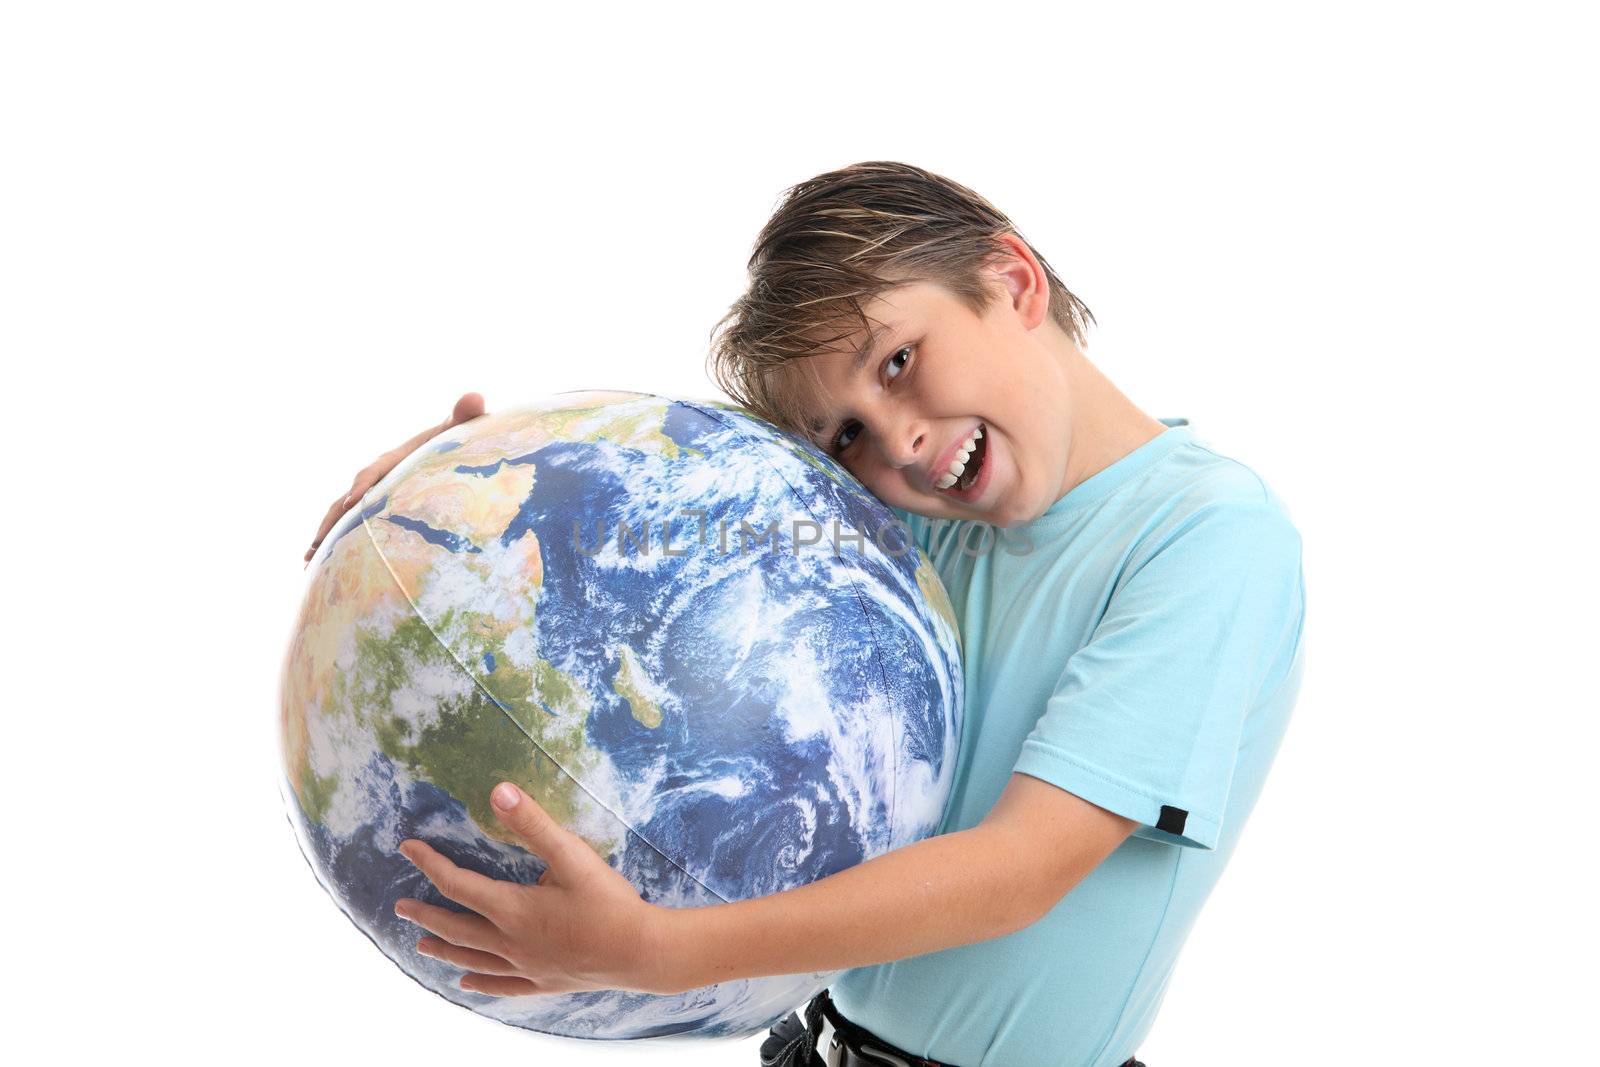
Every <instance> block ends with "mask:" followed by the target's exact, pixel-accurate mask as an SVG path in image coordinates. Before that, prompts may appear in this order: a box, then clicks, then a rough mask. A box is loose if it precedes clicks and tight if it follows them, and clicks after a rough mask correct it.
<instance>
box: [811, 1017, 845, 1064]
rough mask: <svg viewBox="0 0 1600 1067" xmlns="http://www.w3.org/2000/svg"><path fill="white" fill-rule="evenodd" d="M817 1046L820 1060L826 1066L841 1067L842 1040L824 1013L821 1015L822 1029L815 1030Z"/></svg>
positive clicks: (842, 1056)
mask: <svg viewBox="0 0 1600 1067" xmlns="http://www.w3.org/2000/svg"><path fill="white" fill-rule="evenodd" d="M817 1048H819V1049H821V1050H822V1062H823V1063H825V1064H827V1067H843V1065H844V1041H843V1040H842V1039H841V1038H840V1036H839V1032H838V1031H837V1030H835V1029H834V1028H833V1023H832V1022H830V1021H829V1020H828V1017H827V1016H826V1015H824V1016H823V1017H822V1029H820V1030H818V1031H817Z"/></svg>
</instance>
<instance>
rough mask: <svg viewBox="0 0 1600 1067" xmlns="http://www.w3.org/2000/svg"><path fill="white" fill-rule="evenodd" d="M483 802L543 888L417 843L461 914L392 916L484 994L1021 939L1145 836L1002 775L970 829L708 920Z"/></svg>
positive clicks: (763, 969)
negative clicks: (533, 858)
mask: <svg viewBox="0 0 1600 1067" xmlns="http://www.w3.org/2000/svg"><path fill="white" fill-rule="evenodd" d="M490 806H491V807H492V808H493V809H494V812H495V816H496V817H497V818H499V820H500V821H501V823H503V824H504V825H505V827H506V828H507V829H508V830H509V831H511V832H512V833H513V834H515V835H516V836H517V837H519V838H520V839H521V840H522V841H524V842H525V843H526V844H527V846H528V847H529V849H530V850H531V851H532V852H533V853H534V854H535V855H537V856H539V857H541V858H542V859H543V860H544V861H545V864H546V870H545V872H544V874H542V875H540V877H539V880H538V882H537V883H535V884H533V885H524V884H521V883H518V882H508V881H503V880H500V879H495V878H489V877H486V876H484V875H482V874H478V873H476V872H474V871H470V870H468V869H466V868H464V867H459V866H457V865H456V864H455V863H453V862H452V861H451V860H450V859H448V858H447V857H445V856H444V855H443V854H441V853H440V852H438V851H437V850H435V849H434V848H432V847H431V846H429V845H428V844H427V843H426V842H423V841H418V840H416V839H413V838H408V839H407V840H405V841H402V842H401V843H400V852H401V854H402V855H404V856H405V857H406V859H408V860H410V861H411V862H412V863H414V864H416V865H417V867H418V868H420V869H421V871H422V873H423V874H425V875H426V876H427V878H428V879H429V881H431V882H432V883H433V885H434V886H435V887H436V888H437V889H438V891H439V892H440V893H442V894H443V895H444V896H446V897H448V898H449V899H450V900H453V901H455V902H456V903H458V904H463V905H465V906H466V907H467V908H468V909H469V910H468V911H466V912H462V911H458V910H453V909H449V908H442V907H439V906H437V905H434V904H429V903H426V902H424V901H421V900H416V899H413V898H410V897H405V898H402V899H401V900H399V901H397V902H396V904H395V913H396V914H397V915H399V916H400V917H401V918H403V919H408V920H410V921H411V922H414V923H416V924H417V925H418V926H420V927H422V928H423V929H425V930H427V931H429V932H430V934H431V935H432V936H427V937H423V938H421V939H420V940H419V941H418V942H417V951H419V952H421V953H423V954H424V955H427V956H433V957H435V958H437V959H440V960H443V961H445V962H447V963H451V964H454V965H456V966H458V967H460V968H462V969H463V970H464V971H466V972H468V973H466V974H465V975H463V976H462V978H461V988H462V989H469V990H472V991H474V992H479V993H486V994H488V995H490V996H524V995H528V994H545V993H572V992H580V991H584V990H591V989H636V990H640V991H642V992H647V993H678V992H682V991H684V990H689V989H695V988H698V987H700V986H704V985H711V984H713V983H716V982H725V981H728V980H731V979H737V978H750V977H755V976H759V975H768V974H804V973H807V972H815V971H832V970H842V969H844V968H847V967H857V966H861V965H864V964H872V963H883V962H887V961H889V960H895V959H901V958H903V957H905V956H915V955H919V954H921V953H925V952H934V951H937V950H939V949H942V948H952V947H954V946H956V945H965V944H970V943H972V942H974V941H984V940H988V939H990V938H994V937H1001V936H1004V935H1005V934H1008V933H1011V932H1013V931H1016V930H1020V929H1021V928H1022V927H1024V926H1027V925H1028V924H1030V923H1032V922H1034V921H1035V920H1037V919H1038V918H1040V917H1041V916H1042V915H1044V913H1045V912H1047V911H1049V910H1050V908H1051V907H1052V906H1054V905H1055V904H1056V902H1057V901H1059V900H1060V899H1061V898H1062V897H1063V896H1064V895H1066V893H1067V892H1068V891H1069V890H1070V889H1071V888H1072V887H1073V886H1075V885H1077V884H1078V882H1079V881H1080V880H1081V879H1082V878H1083V876H1084V875H1086V874H1087V873H1088V872H1089V871H1091V870H1092V869H1094V867H1095V866H1096V865H1097V864H1098V863H1099V862H1100V861H1101V860H1103V859H1104V858H1105V857H1106V856H1108V855H1110V853H1111V852H1112V851H1113V850H1115V849H1116V847H1117V846H1118V845H1120V844H1121V843H1122V841H1123V840H1124V839H1125V838H1127V836H1128V835H1129V834H1130V833H1131V832H1132V831H1133V830H1134V828H1135V827H1136V826H1138V825H1139V824H1138V823H1136V822H1135V821H1133V820H1132V819H1127V818H1124V817H1122V816H1120V815H1116V814H1113V813H1111V812H1109V811H1106V810H1105V809H1103V808H1100V807H1097V806H1096V805H1094V804H1091V803H1089V802H1088V801H1087V800H1082V799H1080V798H1079V797H1077V796H1076V795H1074V794H1072V793H1069V792H1067V791H1066V790H1064V789H1061V788H1058V787H1057V786H1054V785H1050V784H1048V783H1047V782H1044V781H1041V780H1040V779H1038V778H1035V777H1031V776H1029V775H1026V774H1012V776H1011V781H1010V782H1009V783H1008V784H1007V786H1006V789H1005V792H1004V793H1003V794H1002V795H1001V797H1000V800H999V801H998V802H997V803H996V804H995V806H994V808H993V810H992V811H990V813H989V815H988V816H987V817H986V818H985V819H984V821H983V822H982V823H980V824H979V825H977V826H975V827H973V828H971V829H969V830H962V831H960V832H958V833H953V834H944V835H941V836H939V837H933V838H928V839H927V840H924V841H919V842H917V843H916V844H913V845H908V846H906V847H905V848H898V849H895V850H894V851H892V852H889V853H886V854H884V855H882V856H879V857H877V858H876V859H872V860H868V861H867V862H865V863H862V864H860V865H859V866H856V867H851V868H850V869H848V870H845V871H841V872H839V873H838V874H835V875H831V876H829V877H827V878H824V879H822V880H821V881H818V882H813V883H812V884H810V885H807V886H802V887H800V888H798V889H791V890H788V891H787V892H783V893H774V894H771V895H769V896H765V897H758V898H757V899H755V900H743V901H737V902H735V903H732V904H716V905H712V906H710V907H703V908H666V907H661V906H659V905H655V904H650V903H647V902H646V901H645V900H644V899H643V898H642V897H641V896H640V895H639V891H638V889H636V888H635V887H634V886H633V884H632V883H630V882H629V881H628V880H627V879H626V878H625V877H623V876H622V874H621V873H620V872H618V871H616V870H614V869H612V867H611V866H610V865H609V864H607V863H606V862H605V860H603V859H601V858H600V856H599V854H598V853H597V852H596V851H595V850H594V848H593V847H591V846H590V845H589V843H588V842H587V841H585V840H584V839H583V838H581V837H579V836H578V835H576V834H574V833H573V832H572V831H570V830H567V829H565V828H564V827H562V826H560V825H559V824H558V823H556V822H555V820H554V819H552V818H551V817H550V815H549V813H548V812H546V811H545V810H544V809H543V808H541V807H540V806H539V805H538V804H537V803H536V802H535V801H534V800H533V799H532V798H531V797H529V796H528V795H527V794H526V793H524V792H523V791H522V790H521V789H519V788H518V787H517V786H516V785H515V784H514V783H511V782H501V783H500V784H499V785H497V786H496V787H495V788H494V789H493V790H492V791H491V794H490Z"/></svg>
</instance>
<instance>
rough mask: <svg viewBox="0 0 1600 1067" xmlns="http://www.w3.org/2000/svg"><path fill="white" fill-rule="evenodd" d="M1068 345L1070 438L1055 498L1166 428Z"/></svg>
mask: <svg viewBox="0 0 1600 1067" xmlns="http://www.w3.org/2000/svg"><path fill="white" fill-rule="evenodd" d="M1071 348H1072V354H1071V355H1069V356H1068V372H1069V378H1070V380H1071V382H1072V393H1071V401H1070V402H1071V407H1072V413H1071V424H1070V425H1071V427H1072V439H1071V444H1070V445H1069V447H1068V452H1067V473H1066V478H1065V480H1063V482H1062V484H1061V490H1060V492H1058V493H1057V494H1056V499H1057V500H1059V499H1061V497H1063V496H1065V495H1067V493H1069V492H1071V491H1072V490H1073V489H1074V488H1076V487H1077V486H1079V485H1081V484H1083V483H1084V482H1085V481H1088V480H1089V479H1090V478H1092V477H1094V476H1095V475H1096V474H1099V473H1100V472H1101V471H1103V470H1105V469H1106V468H1107V467H1109V466H1111V465H1112V464H1113V463H1115V462H1116V461H1117V460H1119V459H1121V458H1122V457H1124V456H1126V455H1127V454H1128V453H1130V452H1132V451H1133V450H1134V449H1136V448H1139V447H1140V446H1141V445H1145V444H1148V443H1149V442H1150V441H1152V440H1154V439H1155V438H1157V437H1159V436H1160V435H1161V434H1163V433H1165V432H1166V430H1167V426H1166V424H1165V423H1163V422H1161V421H1160V420H1159V419H1155V418H1152V417H1150V416H1149V415H1147V414H1145V413H1144V412H1143V411H1141V410H1139V408H1138V407H1137V406H1136V405H1135V404H1134V403H1133V401H1131V400H1129V399H1128V398H1127V396H1126V395H1124V394H1123V392H1122V390H1120V389H1118V388H1117V387H1116V386H1115V385H1114V384H1112V382H1111V379H1109V378H1107V377H1106V376H1105V375H1104V374H1102V373H1101V372H1100V369H1099V368H1098V367H1096V366H1095V365H1094V364H1092V363H1090V362H1089V359H1088V357H1087V356H1085V355H1084V354H1083V352H1082V351H1080V350H1078V348H1077V347H1076V346H1071Z"/></svg>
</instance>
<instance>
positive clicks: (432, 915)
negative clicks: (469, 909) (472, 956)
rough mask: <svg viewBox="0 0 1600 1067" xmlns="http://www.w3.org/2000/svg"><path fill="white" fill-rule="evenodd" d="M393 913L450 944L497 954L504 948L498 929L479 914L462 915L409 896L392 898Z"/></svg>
mask: <svg viewBox="0 0 1600 1067" xmlns="http://www.w3.org/2000/svg"><path fill="white" fill-rule="evenodd" d="M394 913H395V914H396V915H398V916H400V918H402V919H405V920H406V921H407V922H414V923H416V924H417V925H418V926H420V927H422V928H423V929H424V930H426V931H428V932H429V933H431V934H438V935H439V936H440V937H442V938H444V939H445V940H446V941H448V942H450V943H451V944H453V945H461V946H462V947H464V948H476V949H481V950H482V951H484V952H492V953H494V954H495V955H497V956H499V955H500V952H501V949H502V948H503V947H504V939H503V938H502V937H501V934H500V931H499V930H498V929H496V928H495V925H494V923H492V922H490V921H489V920H488V919H485V918H484V917H483V916H482V915H466V914H463V913H461V912H459V911H451V910H450V909H448V908H438V907H434V906H433V905H432V904H424V903H423V902H422V901H420V900H412V899H411V898H410V897H405V898H402V899H401V900H399V901H396V902H395V906H394ZM501 958H502V959H503V958H504V957H503V956H502V957H501Z"/></svg>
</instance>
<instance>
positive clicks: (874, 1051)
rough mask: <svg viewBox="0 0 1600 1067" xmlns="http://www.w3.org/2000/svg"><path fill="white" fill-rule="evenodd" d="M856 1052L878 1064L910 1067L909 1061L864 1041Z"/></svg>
mask: <svg viewBox="0 0 1600 1067" xmlns="http://www.w3.org/2000/svg"><path fill="white" fill-rule="evenodd" d="M856 1051H857V1052H859V1053H860V1054H861V1055H862V1056H865V1057H867V1058H868V1059H873V1060H877V1061H878V1062H879V1063H887V1064H892V1065H893V1067H911V1061H910V1060H905V1059H902V1058H900V1057H899V1056H896V1055H895V1054H894V1053H892V1052H890V1051H888V1050H887V1049H881V1048H879V1047H878V1046H876V1045H873V1044H869V1043H868V1042H866V1041H863V1042H861V1047H860V1048H859V1049H857V1050H856Z"/></svg>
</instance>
